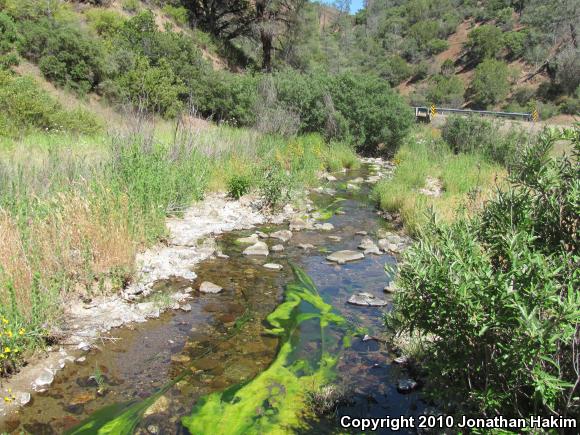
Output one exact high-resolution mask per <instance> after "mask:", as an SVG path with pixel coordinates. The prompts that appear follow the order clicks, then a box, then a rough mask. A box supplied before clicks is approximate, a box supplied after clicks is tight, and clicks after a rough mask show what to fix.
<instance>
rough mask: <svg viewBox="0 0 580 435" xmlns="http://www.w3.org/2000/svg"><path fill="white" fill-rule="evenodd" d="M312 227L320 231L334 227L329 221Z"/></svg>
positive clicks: (330, 229)
mask: <svg viewBox="0 0 580 435" xmlns="http://www.w3.org/2000/svg"><path fill="white" fill-rule="evenodd" d="M314 228H316V229H317V230H322V231H332V230H333V229H334V225H332V224H331V223H330V222H325V223H323V224H316V225H314Z"/></svg>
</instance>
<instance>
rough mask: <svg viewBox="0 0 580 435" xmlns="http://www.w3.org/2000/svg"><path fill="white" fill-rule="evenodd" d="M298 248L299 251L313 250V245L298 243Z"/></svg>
mask: <svg viewBox="0 0 580 435" xmlns="http://www.w3.org/2000/svg"><path fill="white" fill-rule="evenodd" d="M298 247H299V248H300V249H304V250H306V249H313V248H314V245H313V244H311V243H300V244H299V245H298Z"/></svg>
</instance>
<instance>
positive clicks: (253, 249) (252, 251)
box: [244, 242, 270, 256]
mask: <svg viewBox="0 0 580 435" xmlns="http://www.w3.org/2000/svg"><path fill="white" fill-rule="evenodd" d="M269 253H270V252H269V251H268V245H266V244H265V243H264V242H257V243H256V244H254V245H252V246H250V247H248V248H246V249H244V255H262V256H268V254H269Z"/></svg>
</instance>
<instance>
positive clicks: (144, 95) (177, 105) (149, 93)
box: [115, 57, 187, 118]
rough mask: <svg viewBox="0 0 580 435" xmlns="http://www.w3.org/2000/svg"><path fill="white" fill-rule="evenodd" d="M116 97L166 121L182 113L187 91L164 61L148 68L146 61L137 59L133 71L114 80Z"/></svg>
mask: <svg viewBox="0 0 580 435" xmlns="http://www.w3.org/2000/svg"><path fill="white" fill-rule="evenodd" d="M115 83H116V85H117V86H118V88H119V93H120V95H122V96H124V97H126V98H127V99H128V100H129V101H130V102H131V103H132V104H133V106H134V107H138V108H140V109H144V110H146V111H149V112H154V113H159V114H161V115H163V116H164V117H167V118H173V117H175V116H177V115H178V114H179V113H180V112H181V111H182V110H183V107H184V105H183V102H182V101H183V99H184V95H185V94H186V92H187V88H186V87H185V86H184V84H183V82H182V81H181V79H180V78H179V77H177V76H176V74H175V72H174V70H173V69H172V68H171V67H170V66H169V64H168V62H166V61H165V60H164V59H162V60H161V61H160V62H159V65H158V66H151V65H150V62H149V60H148V59H146V58H143V57H139V58H138V59H137V62H136V64H135V68H134V69H131V70H130V71H128V72H127V73H126V74H123V75H122V76H121V77H119V78H118V79H117V80H116V82H115Z"/></svg>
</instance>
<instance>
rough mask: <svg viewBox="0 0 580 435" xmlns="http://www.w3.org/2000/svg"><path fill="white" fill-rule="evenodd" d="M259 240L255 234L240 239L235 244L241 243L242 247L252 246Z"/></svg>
mask: <svg viewBox="0 0 580 435" xmlns="http://www.w3.org/2000/svg"><path fill="white" fill-rule="evenodd" d="M259 240H260V237H259V236H258V235H257V234H252V235H251V236H249V237H240V238H239V239H237V240H236V242H237V243H241V244H244V245H252V244H254V243H256V242H258V241H259Z"/></svg>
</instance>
